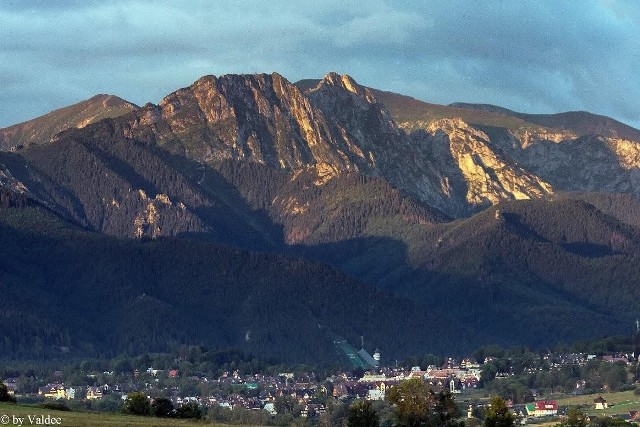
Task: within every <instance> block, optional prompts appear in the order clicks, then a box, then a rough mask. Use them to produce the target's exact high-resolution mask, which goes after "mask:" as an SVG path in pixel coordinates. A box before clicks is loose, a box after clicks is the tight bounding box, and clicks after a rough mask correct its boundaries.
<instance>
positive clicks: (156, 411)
mask: <svg viewBox="0 0 640 427" xmlns="http://www.w3.org/2000/svg"><path fill="white" fill-rule="evenodd" d="M151 413H152V414H153V415H154V416H156V417H158V418H171V417H173V416H175V414H176V411H175V408H174V407H173V403H172V402H171V400H170V399H167V398H166V397H159V398H157V399H155V400H154V401H153V403H152V404H151Z"/></svg>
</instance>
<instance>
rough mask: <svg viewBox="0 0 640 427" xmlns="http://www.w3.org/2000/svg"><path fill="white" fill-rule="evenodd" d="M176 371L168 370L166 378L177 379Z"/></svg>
mask: <svg viewBox="0 0 640 427" xmlns="http://www.w3.org/2000/svg"><path fill="white" fill-rule="evenodd" d="M178 374H179V372H178V370H177V369H171V370H169V372H167V377H169V378H178Z"/></svg>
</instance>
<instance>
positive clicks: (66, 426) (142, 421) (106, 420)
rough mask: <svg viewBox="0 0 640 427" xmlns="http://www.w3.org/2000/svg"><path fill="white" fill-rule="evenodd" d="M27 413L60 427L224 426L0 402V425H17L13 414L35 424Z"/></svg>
mask: <svg viewBox="0 0 640 427" xmlns="http://www.w3.org/2000/svg"><path fill="white" fill-rule="evenodd" d="M27 415H32V416H33V415H51V417H56V418H61V424H60V426H61V427H86V426H90V427H174V426H205V425H206V426H213V427H224V426H225V425H223V424H212V423H211V422H209V421H194V420H173V419H161V418H154V417H136V416H131V415H121V414H108V413H94V412H71V411H55V410H51V409H44V408H39V407H36V406H31V405H20V404H8V403H0V423H2V425H9V426H15V425H17V424H14V423H13V417H14V416H16V417H20V418H24V420H25V421H24V423H23V424H22V425H23V426H28V425H36V424H30V423H29V420H28V418H27ZM3 416H8V417H9V418H8V421H9V422H8V423H6V424H5V421H6V420H7V419H6V418H5V419H3V418H2V417H3ZM254 427H255V426H254Z"/></svg>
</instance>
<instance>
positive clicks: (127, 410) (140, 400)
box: [122, 391, 151, 416]
mask: <svg viewBox="0 0 640 427" xmlns="http://www.w3.org/2000/svg"><path fill="white" fill-rule="evenodd" d="M122 413H123V414H128V415H142V416H149V415H151V404H150V403H149V399H148V398H147V396H145V394H144V393H142V392H140V391H134V392H132V393H129V394H128V395H127V398H126V399H125V401H124V403H123V404H122Z"/></svg>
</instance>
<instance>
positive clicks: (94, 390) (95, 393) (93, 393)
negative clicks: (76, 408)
mask: <svg viewBox="0 0 640 427" xmlns="http://www.w3.org/2000/svg"><path fill="white" fill-rule="evenodd" d="M99 399H102V388H100V387H87V400H99Z"/></svg>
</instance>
